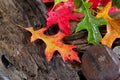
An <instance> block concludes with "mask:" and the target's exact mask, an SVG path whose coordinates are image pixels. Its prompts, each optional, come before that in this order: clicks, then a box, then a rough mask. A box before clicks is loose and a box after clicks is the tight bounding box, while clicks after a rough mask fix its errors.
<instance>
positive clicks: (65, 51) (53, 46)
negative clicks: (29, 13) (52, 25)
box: [25, 27, 80, 62]
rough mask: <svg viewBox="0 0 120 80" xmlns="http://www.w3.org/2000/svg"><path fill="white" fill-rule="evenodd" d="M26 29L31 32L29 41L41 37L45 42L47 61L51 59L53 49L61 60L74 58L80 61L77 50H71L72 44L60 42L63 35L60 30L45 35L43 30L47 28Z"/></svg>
mask: <svg viewBox="0 0 120 80" xmlns="http://www.w3.org/2000/svg"><path fill="white" fill-rule="evenodd" d="M25 29H26V30H27V31H29V32H31V33H32V36H31V42H33V41H35V40H37V39H41V40H43V41H44V42H45V44H46V49H45V55H46V58H47V60H48V61H50V60H51V58H52V56H53V54H54V52H55V51H58V52H59V53H60V55H61V56H62V58H63V60H64V61H66V60H70V61H73V60H76V61H78V62H80V60H79V58H78V56H77V54H78V53H77V52H75V51H73V48H76V46H74V45H67V44H64V43H63V42H61V40H62V38H64V37H65V34H64V33H62V32H58V33H57V34H56V35H52V36H47V35H45V34H44V32H45V31H46V30H47V28H46V27H45V28H41V29H39V30H35V31H34V30H33V28H32V27H30V28H25Z"/></svg>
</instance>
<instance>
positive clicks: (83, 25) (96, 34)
mask: <svg viewBox="0 0 120 80" xmlns="http://www.w3.org/2000/svg"><path fill="white" fill-rule="evenodd" d="M82 2H83V0H82ZM89 7H90V5H89V4H88V3H85V2H83V5H82V6H81V7H80V8H79V12H81V11H82V12H84V14H85V17H84V18H83V20H82V21H81V22H80V23H78V24H77V28H76V32H78V31H81V30H84V29H86V30H87V31H88V38H87V39H88V43H91V44H94V45H96V44H99V42H100V40H101V39H102V36H101V33H100V31H99V27H100V26H101V25H105V24H107V22H106V21H105V20H104V19H103V18H96V17H95V16H93V15H92V14H91V13H90V11H89Z"/></svg>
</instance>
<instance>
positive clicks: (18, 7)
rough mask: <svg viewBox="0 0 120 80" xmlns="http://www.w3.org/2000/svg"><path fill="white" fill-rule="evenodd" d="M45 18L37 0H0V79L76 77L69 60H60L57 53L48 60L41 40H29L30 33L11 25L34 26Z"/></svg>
mask: <svg viewBox="0 0 120 80" xmlns="http://www.w3.org/2000/svg"><path fill="white" fill-rule="evenodd" d="M45 18H46V9H45V6H44V5H43V4H42V2H41V1H40V0H0V58H1V59H2V60H0V78H1V79H3V78H4V77H6V78H8V79H10V80H79V76H78V75H77V71H76V70H75V69H74V68H73V66H72V65H71V63H69V62H65V63H64V62H63V61H62V59H61V56H60V55H58V54H56V55H55V57H53V59H52V61H51V62H50V63H48V62H47V61H46V58H45V55H44V49H45V44H44V43H43V42H42V41H41V40H38V41H36V42H35V43H30V41H29V40H30V36H31V34H30V33H29V32H27V31H25V30H24V29H21V28H20V27H17V26H16V25H15V24H20V25H23V26H25V27H27V26H34V28H35V29H38V28H40V27H42V26H45ZM1 75H2V76H1ZM3 80H5V79H3Z"/></svg>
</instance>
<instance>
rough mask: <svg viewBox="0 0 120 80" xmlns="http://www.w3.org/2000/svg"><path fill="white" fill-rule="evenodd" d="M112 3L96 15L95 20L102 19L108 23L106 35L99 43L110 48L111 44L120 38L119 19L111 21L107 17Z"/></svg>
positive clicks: (111, 19)
mask: <svg viewBox="0 0 120 80" xmlns="http://www.w3.org/2000/svg"><path fill="white" fill-rule="evenodd" d="M111 5H112V2H109V3H108V4H107V5H106V6H105V7H104V8H103V9H102V10H101V11H100V12H99V13H98V14H97V16H96V17H97V18H100V17H103V18H104V19H106V20H107V21H108V23H109V24H108V26H107V33H106V34H105V36H104V37H103V39H102V40H101V43H102V44H104V45H107V46H108V47H110V48H111V47H112V44H113V42H114V41H115V40H116V39H117V38H120V18H118V19H113V18H111V17H110V16H109V15H108V12H109V9H110V8H111Z"/></svg>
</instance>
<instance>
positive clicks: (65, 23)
mask: <svg viewBox="0 0 120 80" xmlns="http://www.w3.org/2000/svg"><path fill="white" fill-rule="evenodd" d="M72 1H73V0H68V1H67V2H65V3H60V4H58V6H56V7H55V8H54V9H53V10H52V11H50V12H48V18H47V27H48V28H49V27H51V26H52V25H53V24H56V23H57V24H58V26H59V28H60V30H62V31H63V32H64V33H65V34H67V35H69V34H70V22H69V21H70V20H76V21H78V18H80V17H83V14H81V13H78V14H74V13H73V9H74V4H73V3H74V1H73V2H72ZM67 4H68V5H67ZM78 15H79V16H78Z"/></svg>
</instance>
